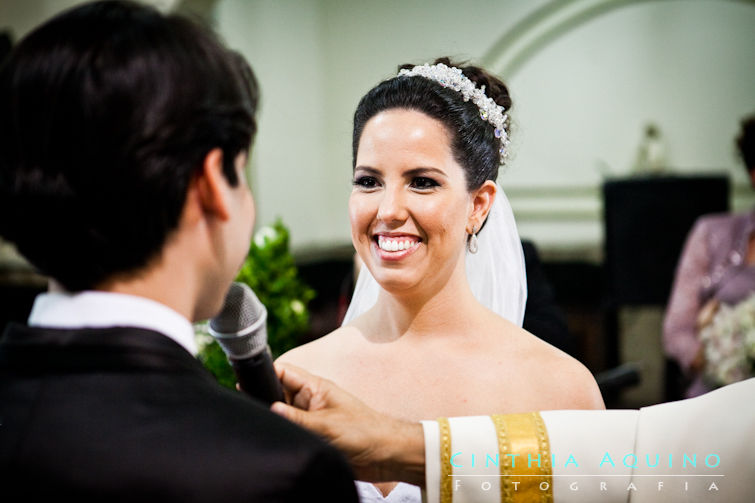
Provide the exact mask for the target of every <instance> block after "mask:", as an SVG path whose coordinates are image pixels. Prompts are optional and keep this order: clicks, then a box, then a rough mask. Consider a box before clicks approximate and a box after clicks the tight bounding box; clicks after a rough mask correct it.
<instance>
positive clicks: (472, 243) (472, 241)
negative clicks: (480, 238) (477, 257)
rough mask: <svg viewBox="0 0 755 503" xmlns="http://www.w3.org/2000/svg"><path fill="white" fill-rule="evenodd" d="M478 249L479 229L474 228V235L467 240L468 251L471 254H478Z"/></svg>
mask: <svg viewBox="0 0 755 503" xmlns="http://www.w3.org/2000/svg"><path fill="white" fill-rule="evenodd" d="M477 249H478V243H477V227H472V234H470V236H469V239H467V250H469V253H477Z"/></svg>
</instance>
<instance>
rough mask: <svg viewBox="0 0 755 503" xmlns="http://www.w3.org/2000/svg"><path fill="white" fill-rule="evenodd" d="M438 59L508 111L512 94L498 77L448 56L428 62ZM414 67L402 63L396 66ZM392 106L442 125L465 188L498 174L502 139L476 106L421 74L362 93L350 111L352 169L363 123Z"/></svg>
mask: <svg viewBox="0 0 755 503" xmlns="http://www.w3.org/2000/svg"><path fill="white" fill-rule="evenodd" d="M438 63H443V64H445V65H446V66H454V67H456V68H460V69H461V71H462V72H463V73H464V75H465V76H466V77H467V78H468V79H469V80H471V81H472V82H474V83H475V85H476V86H477V87H478V88H479V87H482V86H485V94H486V95H487V96H488V97H490V98H492V99H493V100H494V101H495V102H496V103H498V104H499V105H501V106H503V108H504V110H505V111H506V113H507V114H508V112H509V110H510V109H511V96H510V95H509V90H508V89H507V88H506V85H505V84H504V83H503V82H502V81H501V80H500V79H499V78H498V77H496V76H494V75H492V74H490V73H488V72H487V71H486V70H484V69H482V68H480V67H478V66H473V65H465V64H463V63H462V64H459V63H454V62H452V61H451V60H450V59H449V58H438V59H436V60H435V61H434V62H433V64H438ZM414 66H415V65H411V64H406V65H401V66H400V67H399V70H401V69H404V68H406V69H411V68H413V67H414ZM394 108H402V109H408V110H417V111H418V112H422V113H424V114H426V115H428V116H430V117H432V118H433V119H437V120H439V121H440V122H442V123H443V124H444V125H445V126H446V129H447V130H448V132H449V134H450V135H451V149H452V151H453V154H454V158H455V159H456V162H458V163H459V165H460V166H461V167H462V168H463V169H464V172H465V175H466V181H467V188H468V189H469V190H474V189H477V188H479V187H480V186H481V185H482V184H483V183H484V182H485V181H486V180H493V181H495V180H496V179H497V178H498V167H499V165H500V153H499V149H500V148H501V142H500V139H499V138H496V136H495V132H494V131H495V128H494V126H493V125H492V124H490V123H489V122H487V121H485V120H483V119H482V118H481V117H480V109H479V108H477V105H475V104H474V103H473V102H472V101H464V99H463V97H462V95H461V93H459V92H457V91H454V90H453V89H449V88H446V87H443V86H442V85H440V84H439V83H438V82H435V81H433V80H430V79H427V78H425V77H409V76H401V77H395V78H392V79H390V80H386V81H383V82H381V83H380V84H378V85H377V86H375V87H374V88H372V89H371V90H370V91H369V92H368V93H367V94H365V95H364V96H363V97H362V99H361V100H360V102H359V105H358V106H357V109H356V112H354V135H353V139H352V155H353V159H352V167H354V166H356V159H357V150H358V148H359V139H360V138H361V136H362V131H363V130H364V126H365V124H367V121H369V120H370V119H371V118H372V117H373V116H375V115H377V114H378V113H380V112H382V111H384V110H390V109H394ZM509 126H510V120H507V121H506V124H505V129H506V133H507V134H508V133H509Z"/></svg>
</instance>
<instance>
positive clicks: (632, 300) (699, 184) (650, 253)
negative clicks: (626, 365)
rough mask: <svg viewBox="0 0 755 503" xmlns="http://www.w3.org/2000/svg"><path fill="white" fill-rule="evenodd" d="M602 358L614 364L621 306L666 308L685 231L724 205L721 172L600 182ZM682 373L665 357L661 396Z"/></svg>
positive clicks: (677, 394) (673, 395) (675, 389)
mask: <svg viewBox="0 0 755 503" xmlns="http://www.w3.org/2000/svg"><path fill="white" fill-rule="evenodd" d="M602 190H603V212H604V213H603V216H604V221H603V223H604V232H605V235H604V247H605V248H604V270H605V274H604V279H605V285H604V288H605V296H604V306H603V310H604V316H605V321H604V327H605V331H606V334H605V335H606V362H607V364H608V366H609V367H617V366H618V365H619V363H620V362H619V337H620V333H619V332H620V330H619V312H620V310H621V308H622V307H623V306H660V307H662V308H664V309H665V306H666V303H667V301H668V298H669V294H670V292H671V286H672V283H673V280H674V274H675V271H676V264H677V261H678V260H679V256H680V254H681V251H682V248H683V246H684V242H685V239H686V237H687V233H688V232H689V231H690V229H691V227H692V225H693V223H694V222H695V220H696V219H697V218H698V217H699V216H700V215H703V214H706V213H714V212H722V211H728V210H729V192H730V187H729V178H728V177H727V176H726V175H718V174H712V175H686V176H648V177H636V178H622V179H613V180H608V181H606V182H604V184H603V188H602ZM682 380H683V376H682V375H681V372H680V371H679V368H678V367H677V366H676V364H675V363H674V362H673V361H671V360H669V359H666V377H665V381H666V382H665V392H666V397H665V399H666V401H668V400H676V399H679V398H681V388H680V386H682V385H683V384H682V382H681V381H682Z"/></svg>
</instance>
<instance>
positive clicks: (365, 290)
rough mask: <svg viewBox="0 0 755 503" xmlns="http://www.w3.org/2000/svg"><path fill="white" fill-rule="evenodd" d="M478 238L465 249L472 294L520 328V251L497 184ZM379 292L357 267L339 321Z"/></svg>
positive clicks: (523, 285)
mask: <svg viewBox="0 0 755 503" xmlns="http://www.w3.org/2000/svg"><path fill="white" fill-rule="evenodd" d="M478 241H479V249H478V251H477V253H474V254H473V253H469V251H467V252H466V254H467V257H466V269H467V279H468V280H469V285H470V287H471V288H472V293H474V296H475V298H476V299H477V300H478V301H479V302H480V303H482V304H483V305H484V306H486V307H487V308H488V309H490V310H492V311H493V312H495V313H497V314H498V315H500V316H502V317H504V318H506V319H507V320H509V321H511V322H512V323H515V324H516V325H518V326H520V327H521V326H522V321H523V320H524V307H525V304H526V302H527V276H526V273H525V264H524V251H523V250H522V241H521V239H520V238H519V232H518V231H517V228H516V221H515V220H514V212H513V210H512V209H511V204H510V203H509V200H508V198H507V197H506V194H505V193H504V192H503V189H502V188H501V186H500V185H498V192H497V193H496V198H495V201H493V206H492V207H491V209H490V213H489V214H488V219H487V222H486V223H485V226H484V228H483V230H482V232H480V234H479V235H478ZM379 291H380V285H379V284H378V283H377V281H375V278H373V277H372V274H370V271H369V270H368V269H367V267H361V268H360V272H359V278H358V279H357V282H356V286H355V287H354V294H353V295H352V297H351V303H350V304H349V308H348V309H347V311H346V315H345V316H344V319H343V324H344V325H345V324H346V323H348V322H349V321H350V320H352V319H354V318H356V317H357V316H359V315H360V314H362V313H364V312H365V311H367V310H369V309H370V308H371V307H372V306H374V305H375V302H376V301H377V297H378V292H379Z"/></svg>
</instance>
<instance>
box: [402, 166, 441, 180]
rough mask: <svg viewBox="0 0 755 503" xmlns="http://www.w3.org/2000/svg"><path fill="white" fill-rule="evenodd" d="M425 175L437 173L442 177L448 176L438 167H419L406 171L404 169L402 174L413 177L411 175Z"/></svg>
mask: <svg viewBox="0 0 755 503" xmlns="http://www.w3.org/2000/svg"><path fill="white" fill-rule="evenodd" d="M427 175H439V176H442V177H443V178H448V175H447V174H446V172H445V171H443V170H442V169H438V168H433V167H419V168H412V169H409V170H407V171H404V176H407V177H413V176H427Z"/></svg>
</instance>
